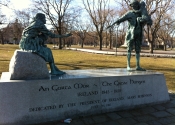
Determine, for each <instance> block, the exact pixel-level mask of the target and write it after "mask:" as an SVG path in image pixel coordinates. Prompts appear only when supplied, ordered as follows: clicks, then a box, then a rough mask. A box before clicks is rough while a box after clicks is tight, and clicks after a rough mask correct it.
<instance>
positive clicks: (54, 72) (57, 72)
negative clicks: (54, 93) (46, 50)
mask: <svg viewBox="0 0 175 125" xmlns="http://www.w3.org/2000/svg"><path fill="white" fill-rule="evenodd" d="M50 74H51V75H64V74H66V73H65V72H63V71H61V70H59V69H58V68H57V67H56V66H55V64H53V63H52V64H51V72H50Z"/></svg>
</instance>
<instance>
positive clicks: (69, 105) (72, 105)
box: [67, 103, 76, 107]
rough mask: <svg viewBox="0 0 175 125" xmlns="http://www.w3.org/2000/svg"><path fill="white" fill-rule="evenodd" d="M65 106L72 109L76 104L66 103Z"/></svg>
mask: <svg viewBox="0 0 175 125" xmlns="http://www.w3.org/2000/svg"><path fill="white" fill-rule="evenodd" d="M67 106H68V107H74V106H76V103H68V104H67Z"/></svg>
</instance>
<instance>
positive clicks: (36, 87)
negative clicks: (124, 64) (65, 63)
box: [0, 69, 170, 125]
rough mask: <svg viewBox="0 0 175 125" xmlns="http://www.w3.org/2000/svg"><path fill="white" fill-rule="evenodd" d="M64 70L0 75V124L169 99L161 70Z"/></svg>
mask: <svg viewBox="0 0 175 125" xmlns="http://www.w3.org/2000/svg"><path fill="white" fill-rule="evenodd" d="M65 72H66V73H67V74H65V75H63V76H60V77H57V76H50V79H47V80H46V79H44V80H6V79H1V80H0V100H1V101H0V125H4V124H15V125H24V124H33V123H42V122H48V121H56V120H61V119H65V118H74V117H78V116H87V115H91V114H99V113H104V112H111V111H117V110H123V109H130V108H134V107H137V106H142V105H147V104H158V103H163V102H167V101H169V100H170V99H169V95H168V90H167V87H166V82H165V77H164V75H163V74H162V73H159V72H152V71H132V72H128V71H127V70H126V69H94V70H65ZM7 74H8V73H7ZM3 78H5V77H3Z"/></svg>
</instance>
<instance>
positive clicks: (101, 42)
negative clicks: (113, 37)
mask: <svg viewBox="0 0 175 125" xmlns="http://www.w3.org/2000/svg"><path fill="white" fill-rule="evenodd" d="M99 39H100V50H102V45H103V38H102V35H100V36H99Z"/></svg>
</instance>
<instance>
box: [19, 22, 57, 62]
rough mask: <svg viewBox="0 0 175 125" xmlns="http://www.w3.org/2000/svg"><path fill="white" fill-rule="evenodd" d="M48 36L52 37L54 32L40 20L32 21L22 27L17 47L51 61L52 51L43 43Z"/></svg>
mask: <svg viewBox="0 0 175 125" xmlns="http://www.w3.org/2000/svg"><path fill="white" fill-rule="evenodd" d="M48 36H49V37H52V38H54V37H55V34H53V33H52V32H50V31H49V30H48V29H47V28H46V26H45V25H44V24H43V23H42V22H41V21H39V20H36V21H33V22H32V23H31V24H30V25H29V26H28V27H26V28H25V29H24V31H23V34H22V38H21V41H20V45H19V47H20V48H21V49H22V50H24V51H30V52H34V53H36V54H38V55H40V56H41V57H43V58H44V59H45V61H46V62H50V63H51V62H53V56H52V52H51V50H50V49H49V48H47V47H46V46H45V45H44V41H46V40H47V39H48Z"/></svg>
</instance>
